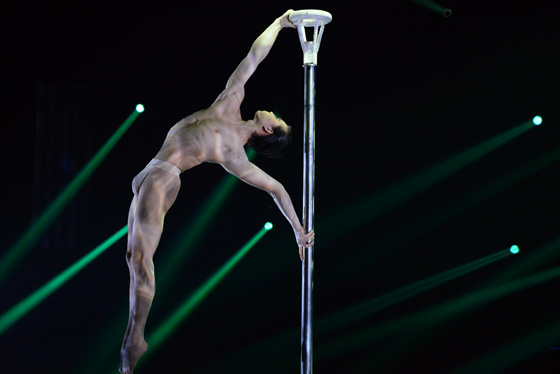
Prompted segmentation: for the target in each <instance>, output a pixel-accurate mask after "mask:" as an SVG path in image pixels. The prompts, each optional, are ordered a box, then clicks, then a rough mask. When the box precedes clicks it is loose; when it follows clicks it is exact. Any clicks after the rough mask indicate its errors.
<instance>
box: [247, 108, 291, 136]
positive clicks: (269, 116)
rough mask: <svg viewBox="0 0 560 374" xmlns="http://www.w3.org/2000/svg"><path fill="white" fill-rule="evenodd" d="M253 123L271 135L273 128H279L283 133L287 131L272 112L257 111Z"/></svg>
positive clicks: (281, 120)
mask: <svg viewBox="0 0 560 374" xmlns="http://www.w3.org/2000/svg"><path fill="white" fill-rule="evenodd" d="M255 121H256V122H257V124H259V126H262V128H263V130H264V132H266V133H269V134H271V133H272V132H273V130H274V128H275V127H278V126H280V127H281V128H283V129H284V130H285V131H288V125H287V124H286V122H284V120H283V119H282V118H280V117H279V116H277V115H276V114H274V113H272V112H267V111H264V110H259V111H258V112H257V113H255Z"/></svg>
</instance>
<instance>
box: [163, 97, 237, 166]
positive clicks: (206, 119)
mask: <svg viewBox="0 0 560 374" xmlns="http://www.w3.org/2000/svg"><path fill="white" fill-rule="evenodd" d="M244 123H245V121H243V119H241V114H240V111H239V102H238V100H237V98H236V97H235V95H230V96H227V97H225V98H222V99H218V100H217V101H216V102H215V103H214V104H213V105H212V106H210V107H209V108H207V109H203V110H200V111H198V112H195V113H193V114H191V115H189V116H188V117H185V118H183V119H182V120H180V121H179V122H177V123H176V124H175V125H174V126H173V127H172V128H171V129H170V130H169V132H168V133H167V137H166V138H165V141H164V143H163V146H162V147H161V149H160V150H159V152H158V153H157V154H156V156H155V158H157V159H160V160H164V161H167V162H170V163H171V164H173V165H175V166H177V167H178V168H179V169H181V171H186V170H188V169H191V168H193V167H195V166H197V165H200V164H201V163H203V162H212V163H219V164H222V163H223V162H224V161H225V160H226V159H231V157H233V156H235V155H237V156H238V157H243V155H245V151H244V150H243V146H244V144H245V142H246V139H244V138H243V136H242V135H241V134H242V131H241V132H240V131H239V130H240V127H241V126H243V125H244ZM240 152H241V153H242V155H241V153H240Z"/></svg>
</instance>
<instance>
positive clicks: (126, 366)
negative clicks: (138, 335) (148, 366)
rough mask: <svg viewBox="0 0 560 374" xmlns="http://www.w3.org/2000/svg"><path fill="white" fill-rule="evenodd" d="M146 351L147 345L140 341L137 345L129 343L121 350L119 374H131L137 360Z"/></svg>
mask: <svg viewBox="0 0 560 374" xmlns="http://www.w3.org/2000/svg"><path fill="white" fill-rule="evenodd" d="M147 350H148V343H146V341H145V340H142V341H141V342H139V343H138V344H134V343H133V342H131V341H129V342H127V343H126V344H125V346H124V347H123V349H122V350H121V367H120V369H119V372H120V373H121V374H132V371H133V370H134V367H135V366H136V362H137V361H138V359H139V358H140V357H141V356H142V355H143V354H144V353H146V351H147Z"/></svg>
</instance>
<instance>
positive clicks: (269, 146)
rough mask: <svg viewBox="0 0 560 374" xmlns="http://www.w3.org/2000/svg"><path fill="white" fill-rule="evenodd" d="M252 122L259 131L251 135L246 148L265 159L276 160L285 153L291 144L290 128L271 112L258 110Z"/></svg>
mask: <svg viewBox="0 0 560 374" xmlns="http://www.w3.org/2000/svg"><path fill="white" fill-rule="evenodd" d="M254 120H255V123H256V124H257V125H258V126H259V130H258V131H255V132H254V133H253V135H252V136H251V138H250V139H249V141H248V142H247V146H249V147H251V148H253V150H254V151H255V152H257V153H258V154H260V155H262V156H264V157H267V158H278V157H280V156H282V155H283V154H284V153H286V150H287V149H288V147H289V145H290V144H291V143H292V128H291V127H290V126H288V125H287V124H286V122H284V120H283V119H282V118H280V117H279V116H277V115H275V114H274V113H272V112H265V111H262V110H260V111H258V112H257V113H255V119H254Z"/></svg>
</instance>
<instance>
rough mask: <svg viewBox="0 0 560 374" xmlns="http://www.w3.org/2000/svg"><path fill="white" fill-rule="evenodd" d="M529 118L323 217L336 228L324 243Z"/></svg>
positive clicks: (519, 130) (513, 133)
mask: <svg viewBox="0 0 560 374" xmlns="http://www.w3.org/2000/svg"><path fill="white" fill-rule="evenodd" d="M534 127H535V126H534V125H533V122H532V121H527V122H525V123H523V124H521V125H519V126H517V127H515V128H513V129H511V130H508V131H506V132H504V133H502V134H500V135H497V136H495V137H493V138H491V139H489V140H486V141H484V142H482V143H479V144H478V145H476V146H474V147H472V148H470V149H467V150H465V151H463V152H461V153H459V154H457V155H455V156H452V157H450V158H449V159H447V160H444V161H442V162H439V163H437V164H435V165H433V166H431V167H428V168H427V169H425V170H423V171H420V172H418V173H416V174H414V175H412V176H410V177H408V178H406V179H404V180H402V181H400V182H397V183H395V184H393V185H391V186H389V187H386V188H384V189H382V190H381V191H379V192H377V193H374V194H372V195H369V196H366V197H365V198H362V199H360V200H359V201H356V202H355V203H352V204H349V205H347V206H345V207H343V208H341V209H340V210H339V211H338V212H336V214H333V215H331V216H329V218H327V219H324V220H323V221H322V222H323V223H322V224H323V225H324V226H326V227H337V230H324V231H325V233H324V234H323V235H325V234H328V235H329V238H328V240H327V239H326V238H325V239H324V240H325V241H327V242H328V243H332V242H333V241H335V240H340V239H342V238H345V237H346V236H347V235H348V233H349V232H352V231H355V230H356V229H358V228H359V227H363V226H365V225H367V224H368V223H369V222H370V221H372V220H374V219H376V218H377V217H379V216H380V215H382V214H383V213H385V212H387V211H389V210H391V209H394V208H396V207H398V206H400V205H401V204H403V203H404V202H406V201H407V200H410V199H412V198H413V197H415V196H416V195H418V194H420V193H421V192H423V191H424V190H426V189H428V188H430V187H432V186H434V185H435V184H437V183H439V182H441V181H442V180H444V179H446V178H447V177H449V176H450V175H452V174H454V173H456V172H457V171H459V170H460V169H462V168H464V167H466V166H467V165H469V164H471V163H473V162H474V161H476V160H478V159H480V158H482V157H483V156H485V155H487V154H488V153H490V152H492V151H494V150H496V149H497V148H498V147H500V146H502V145H504V144H505V143H507V142H508V141H511V140H513V139H514V138H516V137H517V136H519V135H521V134H523V133H524V132H526V131H528V130H530V129H532V128H534ZM340 217H353V219H351V220H340Z"/></svg>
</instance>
